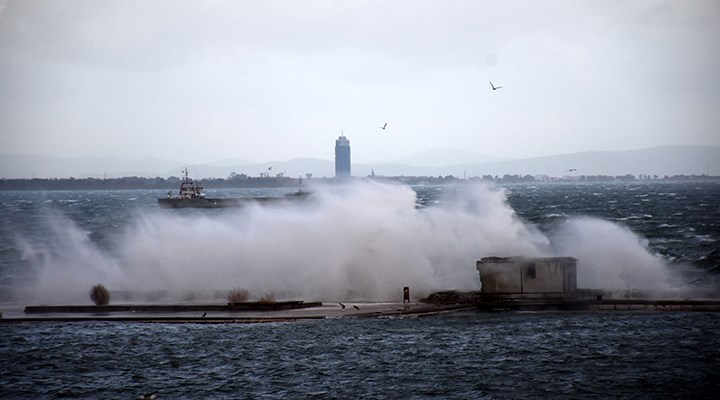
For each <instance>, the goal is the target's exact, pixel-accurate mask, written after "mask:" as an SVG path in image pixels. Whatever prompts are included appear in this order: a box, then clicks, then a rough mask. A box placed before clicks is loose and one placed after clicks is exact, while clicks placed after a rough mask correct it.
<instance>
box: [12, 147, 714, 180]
mask: <svg viewBox="0 0 720 400" xmlns="http://www.w3.org/2000/svg"><path fill="white" fill-rule="evenodd" d="M185 167H187V168H188V170H189V171H190V175H191V177H193V178H227V177H228V176H229V175H230V174H231V173H233V172H234V173H236V174H246V175H248V176H259V175H260V174H261V173H270V175H271V176H273V175H276V174H280V173H282V174H284V175H285V176H289V177H297V176H303V177H305V176H306V175H307V174H312V176H314V177H328V178H329V177H333V176H335V164H334V162H333V161H330V160H320V159H312V158H296V159H293V160H289V161H276V162H265V163H252V162H249V161H243V160H237V159H226V160H220V161H217V162H213V163H208V164H198V165H186V164H184V163H183V162H182V161H171V160H163V159H158V158H143V159H140V160H130V159H119V158H61V157H47V156H33V155H13V154H0V178H4V179H12V178H69V177H74V178H89V177H95V178H103V177H107V178H119V177H126V176H140V177H156V176H159V177H163V178H167V177H169V176H180V175H181V170H182V169H183V168H185ZM372 173H374V174H375V175H380V176H401V175H404V176H438V175H442V176H446V175H453V176H456V177H468V178H470V177H474V176H483V175H492V176H496V175H498V176H502V175H505V174H510V175H518V174H519V175H533V176H537V175H548V176H553V177H561V176H566V175H575V176H580V175H611V176H618V175H626V174H632V175H639V174H645V175H651V176H652V175H658V176H659V177H663V176H665V175H669V176H672V175H702V174H706V175H720V146H662V147H653V148H647V149H641V150H626V151H599V152H583V153H572V154H560V155H554V156H547V157H535V158H525V159H517V160H503V159H498V158H493V157H490V156H487V155H482V154H478V153H472V152H468V151H463V150H451V149H435V150H430V151H426V152H422V153H419V154H417V155H415V156H413V157H409V158H406V159H403V160H398V161H395V162H382V163H376V164H368V163H364V164H356V163H353V164H352V175H353V176H368V175H370V174H372Z"/></svg>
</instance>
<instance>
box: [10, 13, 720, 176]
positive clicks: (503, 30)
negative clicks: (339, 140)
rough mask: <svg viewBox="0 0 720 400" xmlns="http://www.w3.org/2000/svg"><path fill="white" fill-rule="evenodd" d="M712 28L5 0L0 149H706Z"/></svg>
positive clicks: (674, 19) (716, 78)
mask: <svg viewBox="0 0 720 400" xmlns="http://www.w3.org/2000/svg"><path fill="white" fill-rule="evenodd" d="M717 37H720V2H717V1H714V0H691V1H683V2H675V1H664V0H653V1H613V0H610V1H607V0H602V1H600V0H589V1H582V2H571V1H564V0H550V1H543V2H537V1H530V0H509V1H502V2H490V1H477V2H449V3H448V2H439V1H435V0H432V1H431V0H418V1H412V2H406V1H397V2H380V1H375V0H370V1H362V2H359V1H347V2H328V3H317V2H293V3H287V2H280V1H277V0H268V1H262V2H255V1H247V2H246V1H243V2H222V1H221V2H213V3H209V4H206V3H197V2H191V1H185V0H179V1H166V0H156V1H150V2H147V1H137V0H129V1H122V2H114V1H107V0H97V1H87V0H66V1H62V2H53V1H12V0H10V1H7V0H0V88H2V90H0V121H2V124H0V151H2V153H3V154H10V155H18V154H25V155H41V156H52V157H115V158H123V159H141V158H146V157H156V158H161V159H169V160H179V161H182V162H184V163H187V164H202V163H211V162H216V161H219V160H226V159H239V160H246V161H248V162H254V163H262V162H266V161H273V160H291V159H294V158H299V157H308V158H313V159H324V160H330V159H332V157H333V152H332V151H333V150H332V148H331V147H330V146H328V145H327V144H328V143H329V142H331V141H332V140H334V139H335V138H336V137H337V136H338V135H341V134H344V135H347V136H348V137H351V138H352V142H353V164H356V163H358V164H370V163H380V162H386V161H393V160H402V159H405V158H408V157H412V156H413V155H415V154H418V153H420V152H422V151H426V150H431V149H437V148H449V149H462V150H465V151H469V152H474V153H479V154H485V155H488V156H492V157H496V158H500V159H522V158H529V157H541V156H549V155H556V154H569V153H578V152H585V151H617V150H628V149H641V148H648V147H655V146H666V145H705V146H720V135H718V133H717V127H718V126H720V113H718V112H717V110H718V109H720V74H718V72H717V71H718V65H720V48H719V47H718V46H717V45H716V43H715V42H716V38H717ZM490 82H492V84H491V83H490ZM493 86H495V87H500V86H501V87H502V88H501V89H498V90H493ZM385 124H387V125H385ZM383 128H385V129H383ZM631 167H632V166H631V165H628V166H627V168H628V169H631ZM0 174H2V172H1V171H0Z"/></svg>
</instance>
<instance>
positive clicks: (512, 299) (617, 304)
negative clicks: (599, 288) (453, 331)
mask: <svg viewBox="0 0 720 400" xmlns="http://www.w3.org/2000/svg"><path fill="white" fill-rule="evenodd" d="M426 301H427V302H429V303H435V304H453V303H454V304H465V305H469V306H470V305H471V306H473V307H476V308H477V309H478V310H482V311H566V310H569V311H582V310H605V311H613V310H614V311H623V310H628V311H629V310H649V311H710V312H718V311H720V299H702V300H690V299H682V300H679V299H637V298H627V299H613V298H605V297H603V296H602V295H596V296H587V295H583V296H579V297H573V296H570V297H552V296H532V295H531V294H527V293H525V294H523V295H522V296H521V295H519V294H507V295H487V294H483V293H481V292H456V291H445V292H437V293H433V294H432V295H430V296H428V298H427V299H426Z"/></svg>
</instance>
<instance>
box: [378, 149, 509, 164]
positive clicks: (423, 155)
mask: <svg viewBox="0 0 720 400" xmlns="http://www.w3.org/2000/svg"><path fill="white" fill-rule="evenodd" d="M500 161H507V159H502V158H498V157H493V156H489V155H486V154H480V153H475V152H472V151H467V150H453V149H432V150H426V151H423V152H420V153H418V154H415V155H414V156H411V157H408V158H403V159H400V160H395V161H393V162H392V163H391V164H400V165H408V166H414V167H443V166H446V165H453V164H485V163H491V162H500Z"/></svg>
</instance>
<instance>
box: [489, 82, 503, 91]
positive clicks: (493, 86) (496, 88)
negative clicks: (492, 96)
mask: <svg viewBox="0 0 720 400" xmlns="http://www.w3.org/2000/svg"><path fill="white" fill-rule="evenodd" d="M490 87H492V90H498V89H500V88H502V86H495V85H493V83H492V82H490Z"/></svg>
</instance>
